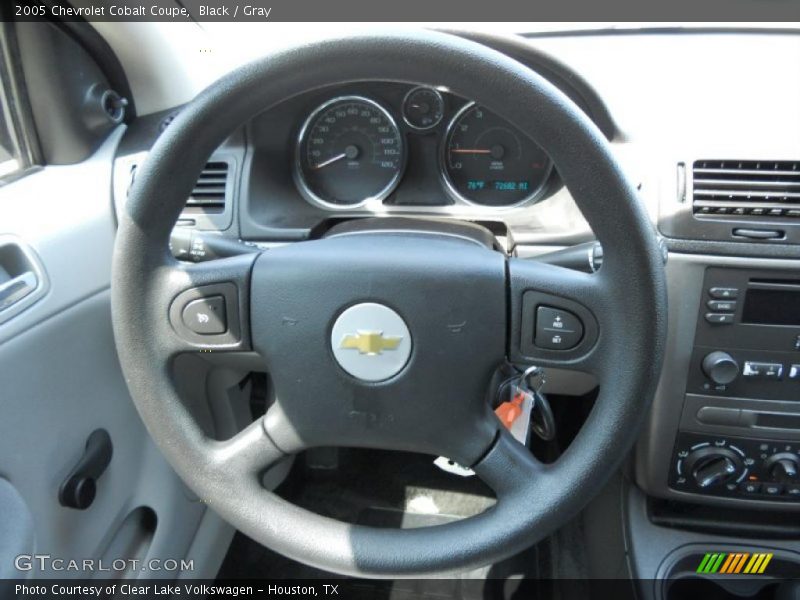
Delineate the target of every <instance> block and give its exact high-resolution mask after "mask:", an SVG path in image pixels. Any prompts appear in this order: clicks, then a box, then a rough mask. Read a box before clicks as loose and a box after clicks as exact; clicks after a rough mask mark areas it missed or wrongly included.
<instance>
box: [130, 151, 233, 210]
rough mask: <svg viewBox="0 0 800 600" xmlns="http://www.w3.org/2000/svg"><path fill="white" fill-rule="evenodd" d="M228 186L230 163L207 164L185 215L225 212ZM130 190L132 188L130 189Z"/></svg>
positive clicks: (134, 169)
mask: <svg viewBox="0 0 800 600" xmlns="http://www.w3.org/2000/svg"><path fill="white" fill-rule="evenodd" d="M136 167H137V165H133V166H132V167H131V185H133V181H134V179H135V177H136ZM227 184H228V163H227V162H225V161H213V162H208V163H206V166H205V168H204V169H203V170H202V171H201V173H200V177H198V178H197V184H196V185H195V186H194V189H193V190H192V193H191V194H190V195H189V198H188V200H187V201H186V209H185V210H184V213H185V214H198V213H203V214H212V213H221V212H223V211H224V210H225V200H226V194H227V187H228V186H227ZM128 189H129V190H130V186H129V187H128Z"/></svg>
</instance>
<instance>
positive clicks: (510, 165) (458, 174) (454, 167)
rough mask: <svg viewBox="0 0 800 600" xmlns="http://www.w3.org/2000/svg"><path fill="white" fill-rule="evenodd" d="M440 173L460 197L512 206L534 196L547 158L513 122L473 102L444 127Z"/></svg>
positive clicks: (543, 179) (544, 175) (545, 172)
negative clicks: (444, 139)
mask: <svg viewBox="0 0 800 600" xmlns="http://www.w3.org/2000/svg"><path fill="white" fill-rule="evenodd" d="M443 160H444V166H443V171H444V178H445V182H446V183H447V185H448V187H449V188H450V190H451V192H452V193H453V194H455V195H456V196H458V197H459V198H461V199H463V200H466V201H467V202H472V203H474V204H480V205H483V206H515V205H518V204H522V203H524V202H527V201H528V200H530V199H531V198H533V197H534V196H535V195H536V194H537V193H538V192H539V190H541V189H542V186H543V185H544V183H545V182H546V181H547V177H548V176H549V174H550V169H551V167H552V164H551V162H550V158H549V157H548V156H547V154H545V152H544V151H543V150H542V149H541V148H540V147H539V146H538V145H537V144H536V143H535V142H534V141H533V140H531V139H530V138H528V137H526V136H524V135H523V134H522V133H521V132H519V131H518V130H517V129H516V128H515V127H514V126H513V125H511V124H510V123H508V122H507V121H505V120H504V119H502V118H500V117H499V116H497V115H495V114H493V113H491V112H489V111H488V110H486V109H485V108H483V107H480V106H478V105H476V104H468V105H467V106H465V107H464V108H463V109H461V111H459V113H458V114H457V115H456V116H455V118H454V119H453V121H452V123H451V124H450V127H449V129H448V132H447V140H446V145H445V150H444V159H443Z"/></svg>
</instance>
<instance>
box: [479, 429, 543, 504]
mask: <svg viewBox="0 0 800 600" xmlns="http://www.w3.org/2000/svg"><path fill="white" fill-rule="evenodd" d="M472 470H473V471H475V474H476V475H477V476H478V477H480V478H481V480H483V482H484V483H485V484H486V485H488V486H489V487H490V488H492V490H493V491H494V492H495V494H496V495H497V499H498V501H499V502H506V501H512V500H513V499H514V498H515V496H517V495H518V494H521V493H524V491H525V490H526V489H527V488H528V487H529V480H530V478H538V477H541V476H543V475H544V474H545V472H546V470H547V466H546V465H545V464H544V463H542V462H540V461H539V460H538V459H537V458H536V457H535V456H534V455H533V454H532V453H531V451H530V450H529V449H528V448H526V447H525V446H523V445H522V444H520V443H519V442H518V441H517V440H515V439H514V437H513V436H512V435H511V433H509V431H508V430H507V429H505V428H502V429H501V431H500V433H499V435H498V436H497V440H496V441H495V443H494V444H493V445H492V447H491V448H490V449H489V451H488V452H487V453H486V455H485V456H484V457H483V458H482V459H481V460H480V462H478V463H477V464H476V465H474V466H473V467H472Z"/></svg>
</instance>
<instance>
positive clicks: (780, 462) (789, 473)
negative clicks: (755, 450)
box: [764, 452, 800, 483]
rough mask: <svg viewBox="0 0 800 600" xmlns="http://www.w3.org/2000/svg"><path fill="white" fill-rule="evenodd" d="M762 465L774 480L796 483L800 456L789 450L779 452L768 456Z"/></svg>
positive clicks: (798, 474)
mask: <svg viewBox="0 0 800 600" xmlns="http://www.w3.org/2000/svg"><path fill="white" fill-rule="evenodd" d="M764 466H766V467H767V469H769V474H770V476H771V477H772V479H773V480H774V481H777V482H780V483H796V482H797V481H798V480H800V458H798V456H797V455H796V454H792V453H791V452H781V453H780V454H775V455H774V456H770V457H769V458H768V459H767V460H766V462H765V463H764Z"/></svg>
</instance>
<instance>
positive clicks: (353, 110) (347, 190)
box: [295, 96, 404, 208]
mask: <svg viewBox="0 0 800 600" xmlns="http://www.w3.org/2000/svg"><path fill="white" fill-rule="evenodd" d="M403 162H404V148H403V141H402V137H401V135H400V130H399V129H398V128H397V124H396V123H395V121H394V119H393V118H392V116H391V115H390V114H389V113H388V112H387V111H386V110H385V109H384V108H383V107H381V106H380V105H379V104H378V103H376V102H374V101H372V100H370V99H368V98H362V97H360V96H343V97H340V98H334V99H333V100H330V101H328V102H326V103H324V104H323V105H322V106H320V107H319V108H317V109H316V110H315V111H314V112H312V113H311V115H310V116H309V117H308V119H307V120H306V122H305V124H304V125H303V127H302V129H301V132H300V139H299V143H298V147H297V160H296V167H295V175H296V180H297V183H298V186H299V188H300V190H301V192H303V195H304V196H305V197H306V198H307V199H308V200H310V201H311V202H313V203H315V204H318V205H320V206H323V207H325V208H353V207H357V206H361V205H363V204H364V203H366V202H367V201H368V200H371V199H375V200H383V199H384V198H386V197H387V196H388V195H389V194H391V193H392V191H393V190H394V188H395V186H396V185H397V182H398V181H399V179H400V175H401V173H402V169H403Z"/></svg>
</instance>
